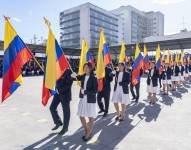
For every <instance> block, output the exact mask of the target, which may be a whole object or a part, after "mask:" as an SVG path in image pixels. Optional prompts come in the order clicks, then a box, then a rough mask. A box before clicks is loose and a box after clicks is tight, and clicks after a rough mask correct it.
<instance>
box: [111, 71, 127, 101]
mask: <svg viewBox="0 0 191 150" xmlns="http://www.w3.org/2000/svg"><path fill="white" fill-rule="evenodd" d="M129 83H130V75H129V73H128V72H117V73H116V76H115V85H114V93H113V97H112V102H113V103H121V104H125V105H128V104H130V98H129Z"/></svg>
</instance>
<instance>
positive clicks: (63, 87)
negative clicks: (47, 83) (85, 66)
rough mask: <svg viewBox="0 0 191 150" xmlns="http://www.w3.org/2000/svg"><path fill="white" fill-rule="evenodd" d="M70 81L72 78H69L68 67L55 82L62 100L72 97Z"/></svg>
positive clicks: (71, 81)
mask: <svg viewBox="0 0 191 150" xmlns="http://www.w3.org/2000/svg"><path fill="white" fill-rule="evenodd" d="M72 83H73V79H72V78H71V71H70V70H69V69H67V70H66V71H65V73H64V74H63V75H62V76H61V78H60V79H59V80H57V82H56V89H57V90H58V93H59V94H61V95H62V96H63V99H64V100H71V99H72V96H71V95H72V94H71V93H72V92H71V87H72Z"/></svg>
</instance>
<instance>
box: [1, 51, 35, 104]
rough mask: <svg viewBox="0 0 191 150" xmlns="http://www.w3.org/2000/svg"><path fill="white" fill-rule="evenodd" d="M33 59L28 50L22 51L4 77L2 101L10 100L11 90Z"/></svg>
mask: <svg viewBox="0 0 191 150" xmlns="http://www.w3.org/2000/svg"><path fill="white" fill-rule="evenodd" d="M31 58H32V54H31V52H30V51H29V49H28V48H24V49H22V50H21V51H20V52H19V53H18V54H17V57H16V58H15V60H14V61H13V63H12V64H11V65H10V67H9V69H8V71H7V72H6V73H5V74H4V76H3V84H2V101H4V100H5V99H6V98H8V97H9V96H10V95H11V94H9V89H10V87H11V85H12V83H13V82H14V81H15V80H16V79H17V78H18V76H19V75H20V74H21V73H22V67H23V65H25V63H27V62H28V61H29V60H30V59H31Z"/></svg>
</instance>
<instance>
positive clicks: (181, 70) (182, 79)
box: [179, 65, 185, 81]
mask: <svg viewBox="0 0 191 150" xmlns="http://www.w3.org/2000/svg"><path fill="white" fill-rule="evenodd" d="M179 68H180V73H179V76H180V81H184V71H185V68H184V66H183V65H181V66H179Z"/></svg>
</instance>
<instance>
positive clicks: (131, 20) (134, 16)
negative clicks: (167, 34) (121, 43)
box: [111, 6, 164, 44]
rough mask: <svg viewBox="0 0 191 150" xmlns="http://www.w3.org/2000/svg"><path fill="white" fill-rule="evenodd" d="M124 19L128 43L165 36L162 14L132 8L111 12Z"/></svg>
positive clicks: (125, 36)
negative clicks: (150, 37)
mask: <svg viewBox="0 0 191 150" xmlns="http://www.w3.org/2000/svg"><path fill="white" fill-rule="evenodd" d="M111 12H112V13H113V14H115V15H117V16H118V17H121V18H122V21H123V26H124V27H125V28H124V29H123V33H122V34H123V35H124V39H125V41H126V43H128V44H131V43H136V42H142V41H143V39H144V38H145V37H149V36H162V35H164V15H163V14H162V13H161V12H153V11H151V12H143V11H140V10H138V9H136V8H134V7H132V6H121V7H119V8H117V9H115V10H112V11H111Z"/></svg>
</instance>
